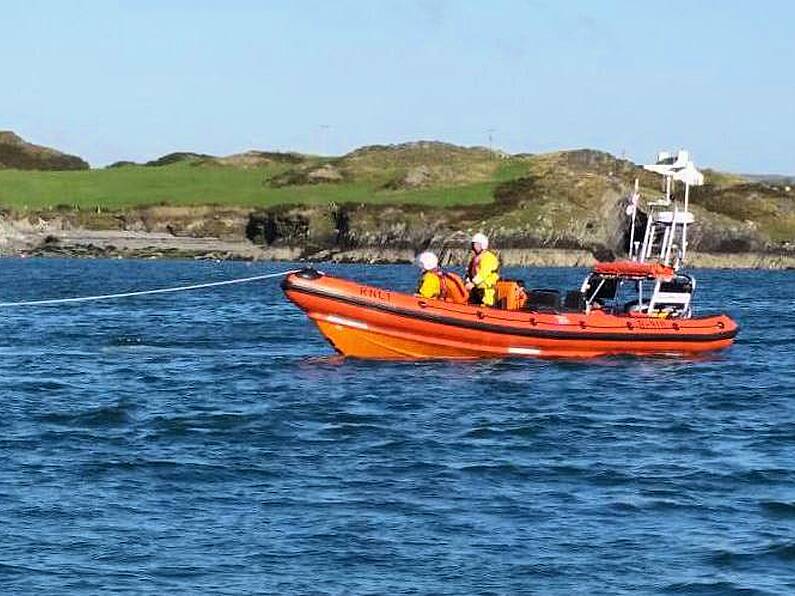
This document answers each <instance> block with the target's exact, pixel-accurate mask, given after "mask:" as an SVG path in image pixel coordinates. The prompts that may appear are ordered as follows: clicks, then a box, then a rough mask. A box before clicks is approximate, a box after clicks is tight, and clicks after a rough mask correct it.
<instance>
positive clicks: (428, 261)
mask: <svg viewBox="0 0 795 596" xmlns="http://www.w3.org/2000/svg"><path fill="white" fill-rule="evenodd" d="M417 264H418V265H419V266H420V267H422V268H423V269H424V270H425V271H431V270H433V269H436V268H437V267H438V266H439V258H438V257H437V256H436V255H435V254H433V253H432V252H430V251H425V252H424V253H422V254H420V256H418V257H417Z"/></svg>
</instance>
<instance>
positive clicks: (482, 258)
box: [466, 232, 500, 306]
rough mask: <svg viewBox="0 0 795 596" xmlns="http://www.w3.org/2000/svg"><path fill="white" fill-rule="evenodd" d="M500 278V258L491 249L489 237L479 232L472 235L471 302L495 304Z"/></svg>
mask: <svg viewBox="0 0 795 596" xmlns="http://www.w3.org/2000/svg"><path fill="white" fill-rule="evenodd" d="M499 279H500V259H499V258H498V257H497V255H496V254H494V253H493V252H492V251H490V250H489V239H488V237H487V236H486V235H485V234H481V233H480V232H478V233H477V234H475V235H474V236H472V256H471V257H470V259H469V266H468V267H467V276H466V288H467V290H469V292H470V294H469V295H470V302H472V303H474V304H483V305H484V306H494V298H495V292H496V288H495V286H496V284H497V282H498V281H499Z"/></svg>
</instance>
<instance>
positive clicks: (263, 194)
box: [0, 133, 795, 258]
mask: <svg viewBox="0 0 795 596" xmlns="http://www.w3.org/2000/svg"><path fill="white" fill-rule="evenodd" d="M37 159H38V161H36V160H37ZM81 164H85V162H84V161H83V160H80V158H77V157H75V156H65V155H64V154H61V153H60V152H58V151H56V150H54V149H48V148H43V147H37V146H35V145H30V144H27V143H25V142H24V141H22V140H21V139H20V138H19V137H17V136H16V135H13V134H12V133H0V207H2V208H3V209H4V211H5V214H6V215H5V220H6V222H8V221H20V220H24V221H25V222H27V224H26V225H28V224H30V225H33V224H35V225H36V226H38V227H39V228H41V229H44V228H47V229H69V230H74V229H87V230H115V231H119V232H121V231H124V230H128V231H142V232H162V233H165V234H174V235H182V236H191V237H207V236H213V237H223V238H235V239H239V240H245V241H247V242H253V243H255V244H257V245H260V246H263V247H266V248H274V249H283V248H289V249H291V250H293V252H291V253H290V254H291V255H293V256H300V257H303V258H307V257H312V256H316V255H321V256H322V255H328V254H334V253H337V252H345V251H351V250H359V251H361V250H365V249H368V247H369V248H374V247H385V246H388V247H391V248H396V249H399V248H401V247H402V248H405V249H406V250H408V249H409V248H411V247H427V246H438V245H440V244H442V245H444V246H445V247H446V246H447V245H448V244H449V243H450V241H449V239H450V238H460V237H465V235H466V232H467V231H469V230H472V229H475V228H477V229H484V230H487V231H489V232H490V233H491V234H492V235H494V236H495V238H497V239H498V241H499V242H500V244H501V245H502V246H505V247H513V248H517V249H530V248H550V249H566V250H581V251H588V252H590V253H592V254H600V255H603V256H607V257H609V256H610V254H618V253H620V252H621V251H622V242H623V241H624V227H623V222H624V215H623V208H624V205H625V204H624V200H625V197H626V195H627V193H628V192H629V190H630V189H631V187H632V185H633V183H634V180H635V179H638V180H639V181H640V185H641V193H642V196H643V197H644V198H645V199H647V200H648V199H653V198H655V197H657V196H659V194H660V187H659V183H660V181H659V179H658V178H657V177H656V176H655V175H654V174H651V173H649V172H646V171H644V170H643V169H642V168H641V167H640V166H638V165H636V164H634V163H632V162H630V161H628V160H624V159H618V158H616V157H614V156H612V155H610V154H608V153H604V152H600V151H594V150H587V149H582V150H574V151H558V152H551V153H544V154H536V155H530V154H519V155H508V154H504V153H501V152H496V151H492V150H489V149H486V148H483V147H459V146H456V145H451V144H447V143H440V142H430V141H421V142H414V143H404V144H399V145H372V146H368V147H362V148H360V149H357V150H355V151H352V152H350V153H348V154H346V155H343V156H336V157H324V156H317V155H303V154H299V153H293V152H272V151H249V152H246V153H241V154H236V155H230V156H223V157H217V156H212V155H207V154H203V153H193V152H180V153H172V154H168V155H164V156H162V157H160V158H157V159H154V160H152V161H149V162H146V163H142V164H136V163H133V162H118V163H116V164H112V165H111V166H108V167H106V168H101V169H88V168H87V164H85V167H83V166H82V165H81ZM23 165H24V169H23ZM705 174H706V184H705V186H703V187H698V188H694V189H693V192H692V194H691V203H692V205H693V210H694V211H695V214H696V221H697V224H696V225H695V226H693V230H692V233H691V234H690V235H689V240H690V243H691V248H693V249H694V250H697V251H703V252H717V253H740V252H749V251H752V252H762V253H777V254H778V253H787V254H789V253H791V252H793V248H792V247H793V244H794V243H795V192H793V189H792V188H791V187H790V186H788V185H787V184H785V183H782V182H781V181H782V180H783V181H785V182H787V180H786V179H785V178H772V179H765V180H762V179H758V180H751V179H749V178H747V177H744V176H739V175H736V174H731V173H725V172H720V171H715V170H706V171H705ZM23 227H24V226H23ZM462 234H463V236H462ZM51 236H52V235H51ZM52 244H53V243H52V242H50V245H52ZM453 244H455V243H453ZM50 248H51V246H50ZM296 251H297V252H296Z"/></svg>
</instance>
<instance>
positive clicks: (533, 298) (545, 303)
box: [524, 288, 560, 312]
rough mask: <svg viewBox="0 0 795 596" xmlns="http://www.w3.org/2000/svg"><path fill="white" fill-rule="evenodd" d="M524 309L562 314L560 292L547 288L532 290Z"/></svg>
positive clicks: (528, 294)
mask: <svg viewBox="0 0 795 596" xmlns="http://www.w3.org/2000/svg"><path fill="white" fill-rule="evenodd" d="M524 307H525V309H526V310H532V311H535V312H560V291H558V290H550V289H546V288H541V289H533V290H530V291H529V292H527V302H525V306H524Z"/></svg>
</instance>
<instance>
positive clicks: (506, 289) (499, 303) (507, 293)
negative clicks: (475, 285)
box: [494, 279, 527, 310]
mask: <svg viewBox="0 0 795 596" xmlns="http://www.w3.org/2000/svg"><path fill="white" fill-rule="evenodd" d="M495 290H496V300H495V303H494V305H495V306H496V307H497V308H501V309H503V310H521V309H522V308H523V307H524V305H525V303H526V302H527V292H526V291H525V289H524V282H523V281H522V280H520V279H501V280H500V281H498V282H497V285H496V287H495Z"/></svg>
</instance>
